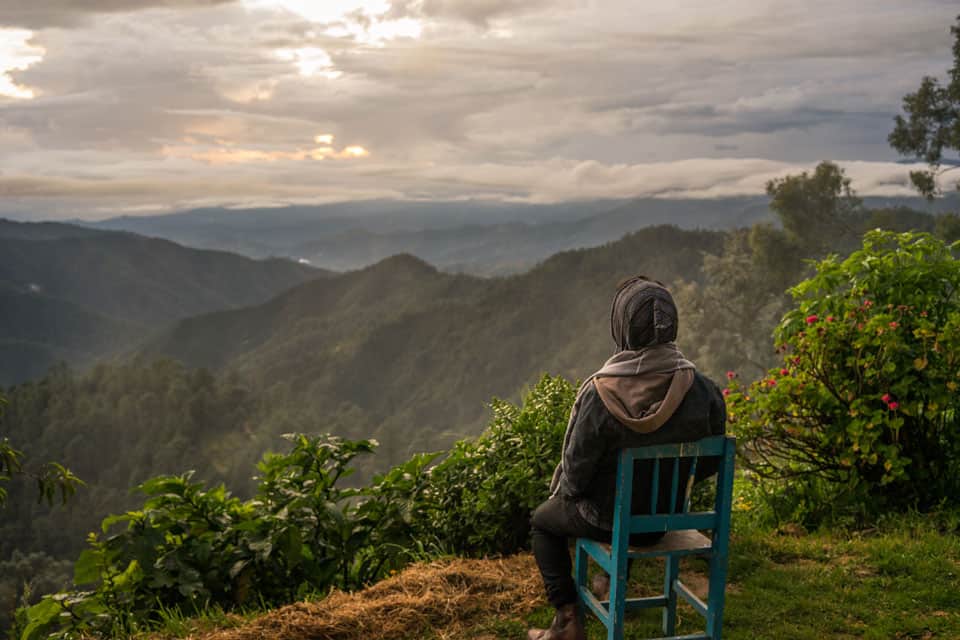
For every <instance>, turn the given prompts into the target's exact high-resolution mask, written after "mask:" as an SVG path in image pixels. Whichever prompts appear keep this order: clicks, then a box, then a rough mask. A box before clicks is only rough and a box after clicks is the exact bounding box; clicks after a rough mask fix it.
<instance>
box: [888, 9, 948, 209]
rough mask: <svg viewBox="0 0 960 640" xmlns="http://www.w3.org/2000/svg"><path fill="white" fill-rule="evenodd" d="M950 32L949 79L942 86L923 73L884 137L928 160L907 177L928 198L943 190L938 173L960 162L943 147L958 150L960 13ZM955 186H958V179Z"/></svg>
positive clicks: (900, 149)
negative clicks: (923, 167) (947, 158)
mask: <svg viewBox="0 0 960 640" xmlns="http://www.w3.org/2000/svg"><path fill="white" fill-rule="evenodd" d="M950 32H951V33H952V34H953V37H954V41H953V67H952V68H951V69H950V71H949V72H948V76H949V81H948V82H947V84H946V86H944V85H941V84H940V81H939V80H937V79H936V78H934V77H931V76H924V78H923V80H921V81H920V88H919V89H917V90H916V91H915V92H914V93H908V94H907V95H905V96H904V97H903V110H904V111H905V112H906V114H907V118H904V117H903V116H901V115H898V116H897V117H896V118H895V119H894V128H893V131H892V132H891V133H890V135H889V137H888V138H887V140H888V142H889V143H890V146H892V147H893V148H894V149H896V150H897V151H898V152H900V154H901V155H905V156H913V157H914V158H917V159H922V160H923V161H924V162H926V163H927V166H928V169H927V170H925V171H911V172H910V181H911V182H912V183H913V186H914V187H915V188H916V189H917V191H919V192H920V194H921V195H923V196H925V197H926V198H927V199H928V200H932V199H933V198H934V197H936V196H938V195H940V194H941V193H942V192H941V190H940V186H939V184H938V178H939V177H940V176H941V175H943V174H945V173H947V172H948V171H953V170H955V169H960V165H956V164H951V163H949V162H947V161H945V158H944V151H951V150H952V151H960V16H957V23H956V24H955V25H954V26H952V27H950ZM944 164H947V165H949V166H947V167H944V166H943V165H944ZM956 187H957V189H960V181H958V182H957V183H956Z"/></svg>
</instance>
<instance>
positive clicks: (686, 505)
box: [683, 456, 700, 513]
mask: <svg viewBox="0 0 960 640" xmlns="http://www.w3.org/2000/svg"><path fill="white" fill-rule="evenodd" d="M698 460H700V457H699V456H697V457H695V458H694V459H693V462H692V463H690V475H688V476H687V488H686V489H685V490H684V492H683V495H684V498H683V512H684V513H687V512H689V511H690V499H691V498H692V496H693V483H694V481H695V480H696V479H697V461H698Z"/></svg>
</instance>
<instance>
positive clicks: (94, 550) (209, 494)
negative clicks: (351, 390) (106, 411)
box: [18, 434, 433, 640]
mask: <svg viewBox="0 0 960 640" xmlns="http://www.w3.org/2000/svg"><path fill="white" fill-rule="evenodd" d="M289 439H290V440H291V441H292V442H293V446H292V450H291V451H290V452H289V453H286V454H268V455H267V456H265V457H264V459H263V461H262V462H261V463H260V464H259V465H258V469H259V471H260V476H259V478H258V481H259V488H258V491H257V495H256V497H255V498H254V499H253V500H249V501H246V502H242V501H240V500H239V499H237V498H235V497H232V496H231V495H230V494H229V493H228V492H227V491H226V489H225V488H224V487H223V486H219V487H214V488H212V489H210V488H206V487H204V486H203V485H202V484H201V483H198V482H194V481H192V473H185V474H183V475H180V476H161V477H158V478H154V479H151V480H149V481H148V482H145V483H144V484H142V485H140V487H138V489H139V491H141V492H142V493H144V494H146V496H147V500H146V502H145V503H144V506H143V508H142V509H140V510H138V511H130V512H127V513H125V514H123V515H120V516H111V517H109V518H106V519H105V520H104V522H103V525H102V529H103V535H102V536H98V535H94V534H91V536H90V538H89V542H90V548H88V549H87V550H85V551H84V552H83V553H82V554H81V555H80V558H79V559H78V560H77V562H76V564H75V566H74V583H75V585H77V586H79V587H89V589H87V590H82V591H74V592H70V593H62V594H56V595H53V596H48V597H46V598H44V599H43V600H42V601H41V602H40V603H39V604H37V605H34V606H32V607H30V608H29V609H24V610H21V611H20V612H18V628H19V631H20V637H21V638H22V639H23V640H35V639H38V638H46V637H48V636H49V635H50V634H54V636H53V637H70V635H71V634H77V633H99V634H107V635H114V634H117V633H129V632H132V631H135V630H137V629H140V628H149V627H150V626H151V625H152V624H153V623H155V622H158V621H159V620H160V619H161V617H162V613H163V612H164V611H171V610H176V611H179V612H183V613H185V614H192V613H196V612H200V611H203V610H206V609H208V608H209V607H211V606H218V607H222V608H224V609H231V608H235V607H237V606H249V605H252V606H261V605H275V604H280V603H284V602H290V601H292V600H294V599H297V598H300V597H303V596H305V595H309V594H311V593H316V592H325V591H327V590H329V589H330V588H331V587H339V588H343V589H353V588H357V587H360V586H363V585H365V584H368V583H370V582H373V581H375V580H377V579H379V578H380V577H382V576H383V575H384V574H385V573H386V572H387V571H389V570H391V569H394V568H396V567H398V566H401V565H402V564H404V563H405V562H406V561H407V559H408V557H409V555H410V554H409V552H408V551H407V550H408V549H410V548H411V547H412V542H411V537H410V536H411V533H412V529H411V514H410V506H409V505H410V503H411V501H413V500H415V499H416V497H417V496H418V495H419V492H420V487H421V486H422V485H423V483H424V477H425V476H424V468H425V466H426V465H427V464H428V463H429V462H430V460H432V458H433V456H430V455H420V456H416V457H414V458H413V459H412V460H410V461H408V462H407V463H405V464H404V465H401V466H400V467H397V468H395V469H393V470H392V471H390V472H389V473H387V474H384V475H382V476H378V477H377V478H376V479H375V480H374V483H373V484H372V485H371V486H369V487H367V488H364V489H345V488H340V487H339V486H338V483H339V481H340V480H341V479H342V478H344V477H346V476H348V475H349V474H350V473H351V472H352V469H351V468H350V462H351V461H352V460H353V459H354V458H355V457H356V456H357V455H360V454H363V453H369V452H371V451H373V449H374V447H375V445H376V443H375V442H373V441H368V440H359V441H350V440H344V439H341V438H337V437H333V436H319V437H313V438H311V437H307V436H305V435H299V434H298V435H291V436H289ZM118 525H125V527H124V528H123V529H122V530H121V531H120V532H118V533H112V534H111V533H110V532H111V531H113V530H114V529H116V528H117V526H118Z"/></svg>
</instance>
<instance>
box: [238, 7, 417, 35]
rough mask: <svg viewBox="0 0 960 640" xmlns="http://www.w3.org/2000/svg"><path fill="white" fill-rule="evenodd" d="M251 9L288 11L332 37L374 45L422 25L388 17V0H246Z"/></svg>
mask: <svg viewBox="0 0 960 640" xmlns="http://www.w3.org/2000/svg"><path fill="white" fill-rule="evenodd" d="M245 4H246V6H247V7H249V8H251V9H266V10H270V9H273V10H278V9H279V10H283V11H289V12H291V13H294V14H296V15H299V16H300V17H302V18H305V19H307V20H309V21H311V22H315V23H317V24H318V25H323V26H324V30H323V33H324V34H326V35H328V36H333V37H335V38H352V39H354V40H356V41H357V42H362V43H364V44H370V45H374V46H383V45H384V43H386V42H388V41H390V40H395V39H397V38H419V37H420V36H421V35H422V33H423V25H422V24H421V22H420V21H419V20H416V19H414V18H409V17H404V18H388V17H387V14H388V12H389V11H390V2H388V1H387V0H245Z"/></svg>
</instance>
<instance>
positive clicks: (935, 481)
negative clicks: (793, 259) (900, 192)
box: [726, 231, 960, 509]
mask: <svg viewBox="0 0 960 640" xmlns="http://www.w3.org/2000/svg"><path fill="white" fill-rule="evenodd" d="M958 253H960V243H954V244H953V245H949V246H948V245H946V244H944V243H943V242H942V241H941V240H938V239H936V238H934V237H932V236H930V235H929V234H925V233H900V234H898V233H893V232H883V231H871V232H869V233H867V234H866V236H865V237H864V240H863V248H862V249H860V250H858V251H855V252H854V253H853V254H851V255H850V257H848V258H846V259H845V260H841V259H839V258H838V257H836V256H831V257H828V258H827V259H825V260H822V261H820V262H819V263H818V264H816V274H815V275H814V276H813V277H811V278H810V279H808V280H806V281H804V282H801V283H800V284H799V285H797V286H796V287H794V288H793V289H792V290H791V294H792V295H793V297H794V299H795V301H796V307H795V308H794V309H793V310H792V311H790V312H789V313H787V314H786V315H785V316H784V318H783V320H782V321H781V323H780V325H779V326H778V328H777V330H776V332H775V340H776V346H777V350H778V352H779V353H780V354H781V356H782V363H781V364H780V365H779V366H777V367H776V368H774V369H771V370H770V371H769V372H768V373H767V375H766V376H765V377H763V378H761V379H760V380H756V381H754V382H753V383H752V384H750V385H749V386H743V385H741V383H740V382H739V380H738V379H737V377H736V376H728V378H729V384H728V387H727V391H726V396H727V403H728V409H729V413H730V422H731V428H732V430H734V431H735V432H736V433H737V435H738V436H739V437H740V438H741V442H742V446H741V450H742V451H743V453H744V456H743V460H742V463H743V464H744V465H745V466H746V467H747V468H749V469H751V470H753V471H754V472H756V473H757V474H758V475H759V476H761V477H766V478H770V479H775V480H777V482H776V483H775V484H776V485H777V486H782V487H786V490H787V491H792V492H794V493H795V494H799V493H803V492H804V491H808V490H812V489H811V488H812V487H814V486H815V487H816V492H817V495H818V499H820V500H821V501H822V500H823V499H824V494H823V487H824V486H825V485H829V486H831V487H833V489H834V490H835V495H837V496H840V495H842V494H846V495H847V497H853V498H854V499H855V500H856V501H858V502H860V504H861V506H864V505H865V506H867V507H868V508H872V509H881V508H905V507H917V508H920V509H928V508H931V507H933V506H935V505H937V504H938V503H940V502H943V501H952V502H960V416H958V412H957V410H958V407H960V394H958V393H957V390H958V386H960V262H958V260H957V255H958ZM787 480H789V482H785V481H787ZM801 499H802V496H801Z"/></svg>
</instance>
